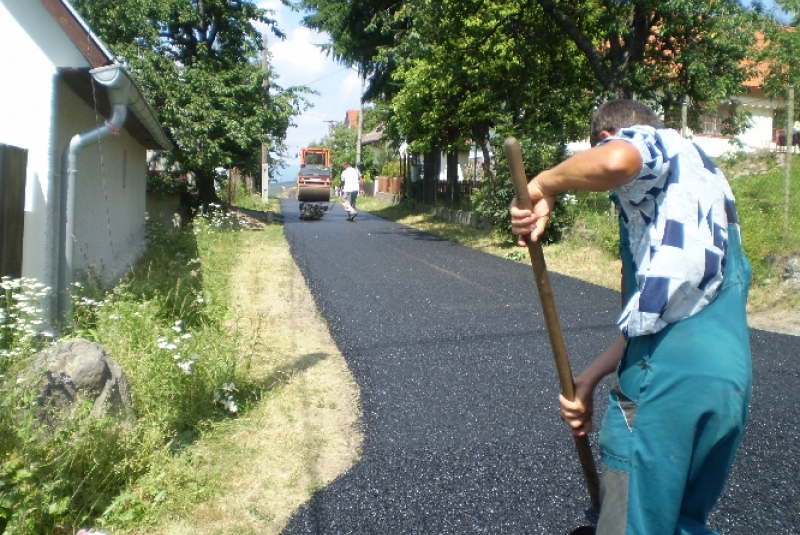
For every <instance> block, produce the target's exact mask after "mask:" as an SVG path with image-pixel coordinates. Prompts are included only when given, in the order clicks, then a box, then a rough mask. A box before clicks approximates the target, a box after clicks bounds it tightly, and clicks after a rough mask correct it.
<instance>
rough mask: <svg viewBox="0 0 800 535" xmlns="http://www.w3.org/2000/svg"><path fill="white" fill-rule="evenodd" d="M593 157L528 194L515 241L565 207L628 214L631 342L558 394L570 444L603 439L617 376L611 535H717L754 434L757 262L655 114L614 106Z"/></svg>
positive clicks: (609, 428)
mask: <svg viewBox="0 0 800 535" xmlns="http://www.w3.org/2000/svg"><path fill="white" fill-rule="evenodd" d="M590 142H591V145H592V148H591V149H589V150H587V151H584V152H580V153H578V154H575V155H574V156H572V157H570V158H568V159H567V160H565V161H563V162H562V163H560V164H558V165H556V166H555V167H553V168H551V169H548V170H545V171H543V172H541V173H540V174H538V175H537V176H536V177H534V178H533V179H532V180H531V181H530V182H529V183H528V192H529V194H530V198H531V201H532V203H533V210H523V209H520V208H518V206H517V204H516V201H515V202H513V203H512V205H511V208H510V213H511V223H512V233H513V234H515V235H517V236H519V244H520V245H524V238H523V236H524V235H530V237H531V239H533V240H534V241H535V240H537V239H538V238H539V237H540V236H541V235H542V232H543V231H544V228H545V226H546V224H547V220H548V217H549V214H550V211H551V210H552V208H553V203H554V202H555V199H556V196H557V195H558V194H559V193H561V192H563V191H568V190H590V191H610V192H611V197H612V199H613V200H614V202H615V203H616V205H617V207H618V209H619V223H620V255H621V258H622V266H623V277H622V285H623V288H622V291H623V296H624V300H623V303H624V305H623V310H622V313H621V314H620V316H619V319H618V322H617V326H618V328H619V331H620V334H619V335H618V337H617V338H616V339H615V340H614V342H612V344H611V345H610V346H609V347H608V348H607V349H606V350H605V351H603V352H602V353H601V354H600V355H599V357H597V359H596V360H595V361H594V362H593V363H591V364H590V365H589V366H588V367H587V368H586V369H585V370H583V372H581V373H580V374H579V375H578V376H577V377H576V378H575V400H574V401H569V400H567V399H566V398H564V396H563V395H562V396H560V397H559V403H560V407H561V419H562V420H564V421H565V422H566V423H567V424H568V425H569V426H570V428H571V429H572V433H573V435H576V436H583V435H585V434H587V433H589V432H590V431H591V430H592V412H593V396H594V390H595V387H596V386H597V384H598V383H599V382H600V381H601V379H602V378H603V377H605V376H606V375H609V374H612V373H614V372H616V373H615V375H614V382H613V385H612V386H611V388H610V391H609V395H608V397H609V400H608V401H609V403H608V410H607V411H606V414H605V416H604V418H603V423H602V427H601V430H600V435H599V439H598V441H599V448H600V453H601V456H602V461H603V466H602V477H601V509H600V516H599V520H598V524H597V533H599V534H601V535H617V534H619V535H622V534H636V535H661V534H663V535H668V534H700V533H714V532H713V531H711V530H709V529H708V528H707V527H706V523H707V519H708V515H709V513H710V511H711V509H712V508H713V507H714V505H715V504H716V502H717V500H718V499H719V497H720V495H721V493H722V490H723V486H724V484H725V481H726V479H727V477H728V474H729V472H730V468H731V465H732V463H733V460H734V456H735V454H736V451H737V449H738V447H739V444H740V442H741V439H742V436H743V434H744V428H745V423H746V420H747V415H748V409H749V401H750V393H751V382H752V379H751V362H750V358H751V356H750V341H749V331H748V328H747V318H746V312H745V304H746V300H747V293H748V290H749V287H750V277H751V271H750V264H749V262H748V260H747V258H746V257H745V255H744V253H743V251H742V247H741V239H740V231H739V224H738V218H737V215H736V208H735V201H734V197H733V193H732V192H731V189H730V186H729V185H728V182H727V181H726V179H725V177H724V176H723V175H722V173H721V171H720V170H719V169H717V167H716V166H715V165H714V164H713V163H712V162H711V160H709V159H708V157H707V156H706V155H705V154H704V153H703V152H702V150H701V149H699V148H698V147H697V146H695V145H694V144H693V143H692V142H691V141H689V140H686V139H684V138H682V137H681V136H680V135H679V134H678V133H677V132H676V131H675V130H672V129H666V128H664V127H663V126H662V125H661V122H660V120H659V119H658V117H657V115H656V114H655V113H654V112H653V111H652V110H651V109H650V108H649V107H647V106H646V105H644V104H642V103H641V102H637V101H633V100H622V99H620V100H610V101H608V102H606V103H605V104H603V105H602V106H600V107H599V108H598V110H597V111H596V113H595V114H594V116H593V118H592V121H591V132H590Z"/></svg>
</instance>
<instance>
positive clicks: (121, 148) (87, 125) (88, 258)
mask: <svg viewBox="0 0 800 535" xmlns="http://www.w3.org/2000/svg"><path fill="white" fill-rule="evenodd" d="M103 90H104V89H101V88H98V91H103ZM57 110H58V112H57V113H56V124H57V134H56V137H57V144H58V147H60V149H59V150H60V151H63V148H64V147H66V146H67V144H68V143H69V140H70V139H71V138H72V136H74V135H75V134H78V133H83V132H86V131H89V130H92V129H94V128H96V127H97V126H99V125H102V123H103V121H104V120H105V118H104V117H103V116H101V115H97V117H98V119H99V121H100V123H99V124H98V123H96V122H95V117H96V114H95V111H94V109H92V108H91V107H89V106H87V105H86V103H85V102H84V101H83V100H81V99H80V98H79V97H78V96H77V95H75V93H73V92H72V91H71V90H70V89H69V88H68V87H67V86H66V84H64V83H63V82H62V83H59V84H58V106H57ZM77 162H78V170H77V171H78V178H77V192H76V193H77V197H76V210H75V240H76V241H75V258H74V268H75V269H76V270H79V271H86V270H91V271H94V272H96V273H97V274H98V275H100V276H101V277H102V278H103V280H105V281H106V282H112V281H114V280H115V279H117V278H118V277H120V276H121V275H123V274H124V273H125V272H126V271H127V269H128V268H129V267H130V266H131V264H133V263H134V262H135V261H136V260H137V259H138V258H139V256H140V255H141V253H142V251H143V250H144V246H145V210H146V207H145V203H146V186H147V155H146V150H145V148H144V147H142V146H141V145H140V144H139V143H138V142H137V141H136V140H134V139H133V138H132V137H131V136H130V135H129V134H128V133H127V132H126V131H125V129H124V128H123V129H122V130H121V131H120V134H119V135H116V136H115V135H112V136H108V137H106V138H104V139H102V140H101V141H99V142H98V143H94V144H92V145H88V146H87V147H85V148H83V149H82V150H80V151H79V152H78V153H77Z"/></svg>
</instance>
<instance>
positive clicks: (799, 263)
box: [783, 257, 800, 286]
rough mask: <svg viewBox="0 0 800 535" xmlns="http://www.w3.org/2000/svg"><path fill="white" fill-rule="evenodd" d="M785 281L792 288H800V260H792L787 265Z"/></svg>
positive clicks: (796, 258) (784, 275)
mask: <svg viewBox="0 0 800 535" xmlns="http://www.w3.org/2000/svg"><path fill="white" fill-rule="evenodd" d="M783 280H784V282H786V283H787V284H790V285H792V286H800V258H798V257H794V258H790V259H789V261H788V262H787V263H786V270H785V271H784V274H783Z"/></svg>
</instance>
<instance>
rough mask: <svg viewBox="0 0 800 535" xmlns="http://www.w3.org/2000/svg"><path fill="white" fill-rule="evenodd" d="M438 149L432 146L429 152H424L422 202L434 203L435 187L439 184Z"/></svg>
mask: <svg viewBox="0 0 800 535" xmlns="http://www.w3.org/2000/svg"><path fill="white" fill-rule="evenodd" d="M438 161H439V150H438V148H436V147H434V149H433V150H432V151H431V152H428V153H426V154H425V163H424V168H425V171H424V176H423V182H422V202H423V203H426V204H434V203H435V202H436V188H437V187H438V184H439V166H438V165H437V162H438Z"/></svg>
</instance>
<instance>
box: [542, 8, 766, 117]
mask: <svg viewBox="0 0 800 535" xmlns="http://www.w3.org/2000/svg"><path fill="white" fill-rule="evenodd" d="M536 2H537V4H539V5H540V6H541V7H542V9H543V10H544V12H545V13H546V15H547V16H548V17H549V19H550V20H551V21H552V22H553V24H555V25H556V26H558V28H559V29H560V30H561V31H562V32H563V34H564V35H566V36H567V37H568V38H569V39H570V40H571V41H572V42H573V43H574V44H575V46H576V47H577V49H578V50H579V51H580V53H581V54H582V55H583V56H584V57H585V58H586V60H587V61H588V64H589V67H590V69H591V71H592V74H593V75H594V78H595V80H596V81H597V83H599V84H600V87H601V88H602V91H603V92H605V93H606V94H607V95H609V96H615V97H626V98H630V97H633V96H634V95H635V96H636V97H637V98H643V99H647V100H650V101H653V102H657V103H659V104H660V105H661V106H662V107H663V110H664V113H665V115H666V116H667V119H668V120H669V119H675V117H676V116H677V112H678V109H679V108H680V106H681V104H682V103H683V101H684V97H688V98H689V99H690V100H691V101H692V102H694V103H697V104H705V105H707V106H710V107H712V108H715V107H716V104H717V103H718V102H720V101H723V100H726V99H729V98H731V97H732V96H735V95H738V94H741V93H742V92H743V91H744V88H743V85H742V82H744V81H745V80H746V79H748V78H749V77H750V75H751V74H752V71H751V68H752V63H750V62H748V61H747V60H748V58H753V57H755V55H756V54H757V50H756V48H755V46H754V45H755V36H756V33H757V32H758V30H759V29H760V27H759V25H758V21H759V20H760V18H759V17H758V15H757V14H755V13H754V12H752V11H748V10H745V9H744V8H742V6H741V5H740V3H739V2H738V1H736V0H709V1H707V2H694V1H692V0H631V1H628V2H619V1H616V0H592V1H588V2H571V1H566V0H536Z"/></svg>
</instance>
